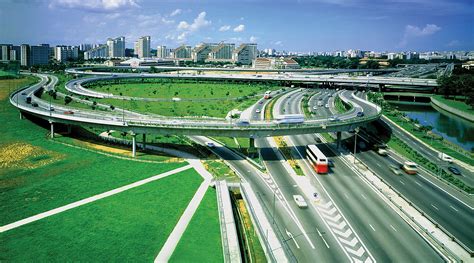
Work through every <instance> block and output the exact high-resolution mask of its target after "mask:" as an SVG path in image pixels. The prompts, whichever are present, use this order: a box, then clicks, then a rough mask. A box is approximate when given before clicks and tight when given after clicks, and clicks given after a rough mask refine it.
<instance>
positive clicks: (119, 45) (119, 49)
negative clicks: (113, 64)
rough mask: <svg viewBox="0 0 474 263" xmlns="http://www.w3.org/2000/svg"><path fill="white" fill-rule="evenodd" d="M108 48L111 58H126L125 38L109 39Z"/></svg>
mask: <svg viewBox="0 0 474 263" xmlns="http://www.w3.org/2000/svg"><path fill="white" fill-rule="evenodd" d="M107 46H108V48H109V57H110V58H123V57H125V37H117V38H109V39H107Z"/></svg>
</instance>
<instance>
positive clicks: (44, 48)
mask: <svg viewBox="0 0 474 263" xmlns="http://www.w3.org/2000/svg"><path fill="white" fill-rule="evenodd" d="M49 54H50V49H49V44H41V45H39V46H30V52H29V55H30V58H29V61H30V65H31V66H36V65H48V63H49Z"/></svg>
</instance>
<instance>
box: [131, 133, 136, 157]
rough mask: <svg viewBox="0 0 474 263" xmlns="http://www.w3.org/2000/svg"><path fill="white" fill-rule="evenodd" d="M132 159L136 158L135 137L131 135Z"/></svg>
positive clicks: (133, 134)
mask: <svg viewBox="0 0 474 263" xmlns="http://www.w3.org/2000/svg"><path fill="white" fill-rule="evenodd" d="M131 135H132V157H135V156H137V135H136V134H135V133H132V134H131Z"/></svg>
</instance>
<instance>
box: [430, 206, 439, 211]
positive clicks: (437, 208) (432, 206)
mask: <svg viewBox="0 0 474 263" xmlns="http://www.w3.org/2000/svg"><path fill="white" fill-rule="evenodd" d="M431 206H432V207H433V208H434V209H436V210H438V211H439V209H438V208H437V207H436V206H435V205H433V204H431Z"/></svg>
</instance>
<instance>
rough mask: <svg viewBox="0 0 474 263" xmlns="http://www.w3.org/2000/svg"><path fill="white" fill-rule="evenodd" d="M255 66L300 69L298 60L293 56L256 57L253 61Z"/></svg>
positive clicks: (259, 67)
mask: <svg viewBox="0 0 474 263" xmlns="http://www.w3.org/2000/svg"><path fill="white" fill-rule="evenodd" d="M252 66H253V68H256V69H299V68H301V67H300V65H299V64H298V62H296V61H295V60H294V59H292V58H285V57H280V58H256V59H255V60H254V61H253V65H252Z"/></svg>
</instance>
